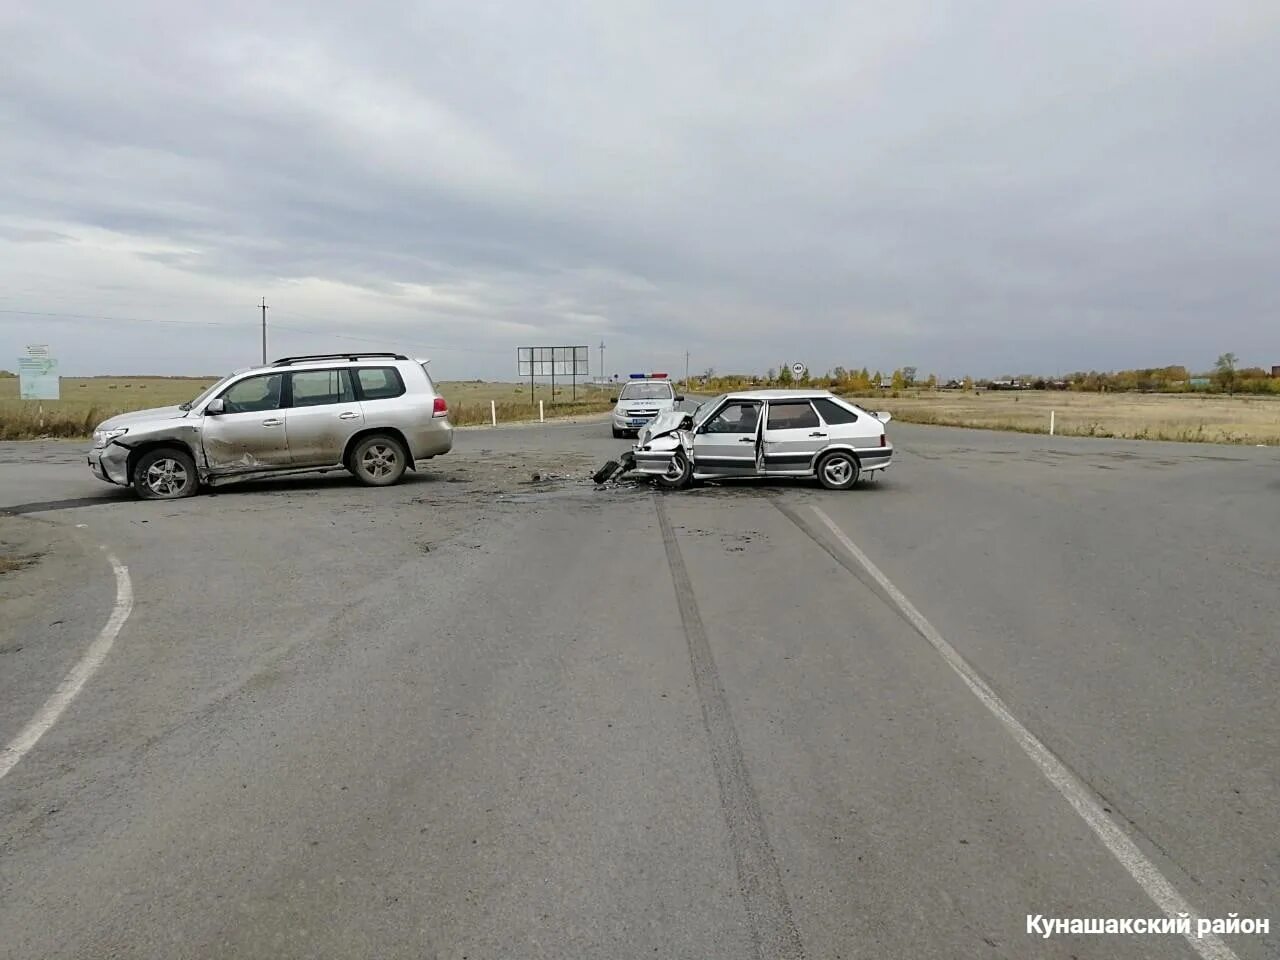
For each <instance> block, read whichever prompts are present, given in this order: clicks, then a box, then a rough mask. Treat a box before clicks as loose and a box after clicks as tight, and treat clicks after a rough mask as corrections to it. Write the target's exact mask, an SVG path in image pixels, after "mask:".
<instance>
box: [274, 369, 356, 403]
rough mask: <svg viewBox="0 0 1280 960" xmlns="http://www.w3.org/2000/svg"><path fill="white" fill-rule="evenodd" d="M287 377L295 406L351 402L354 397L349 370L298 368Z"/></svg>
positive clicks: (354, 392)
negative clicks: (290, 384)
mask: <svg viewBox="0 0 1280 960" xmlns="http://www.w3.org/2000/svg"><path fill="white" fill-rule="evenodd" d="M289 377H290V380H291V383H292V386H293V406H295V407H318V406H322V405H324V404H332V403H351V402H353V401H354V400H355V398H356V391H355V388H354V387H352V385H351V371H349V370H299V371H298V372H297V373H291V374H289Z"/></svg>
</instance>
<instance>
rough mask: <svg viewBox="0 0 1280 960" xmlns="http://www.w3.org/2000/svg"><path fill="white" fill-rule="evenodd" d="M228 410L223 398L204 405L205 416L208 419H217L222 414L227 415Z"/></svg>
mask: <svg viewBox="0 0 1280 960" xmlns="http://www.w3.org/2000/svg"><path fill="white" fill-rule="evenodd" d="M226 409H227V404H226V401H225V400H223V399H222V398H221V397H218V398H217V399H215V400H210V401H209V402H208V403H206V404H205V405H204V415H205V416H206V417H216V416H217V415H218V414H220V413H225V412H226Z"/></svg>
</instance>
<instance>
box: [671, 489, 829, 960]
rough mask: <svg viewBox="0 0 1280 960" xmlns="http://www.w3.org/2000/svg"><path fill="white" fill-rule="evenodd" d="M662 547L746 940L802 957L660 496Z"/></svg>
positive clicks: (762, 953)
mask: <svg viewBox="0 0 1280 960" xmlns="http://www.w3.org/2000/svg"><path fill="white" fill-rule="evenodd" d="M654 504H655V506H656V508H657V512H658V526H659V528H660V529H661V530H662V544H663V547H664V548H665V549H666V553H667V565H668V566H669V567H670V568H671V581H672V583H673V585H674V586H675V592H676V605H677V606H678V607H679V609H680V620H681V622H682V623H683V624H684V635H685V640H686V642H687V644H688V647H689V662H690V664H691V665H692V667H693V680H694V686H695V687H696V688H697V691H698V701H699V704H700V705H701V707H702V725H703V727H704V728H705V729H706V731H707V740H708V744H709V746H710V749H711V765H712V766H713V767H714V768H715V773H716V780H717V782H718V783H719V786H720V809H721V811H722V812H723V813H724V819H725V823H726V825H727V826H728V828H729V845H730V847H731V848H732V850H733V860H734V866H735V867H736V868H737V872H738V890H739V892H740V893H741V895H742V902H743V907H744V909H745V910H746V914H747V922H748V924H749V925H750V929H751V941H752V945H753V946H754V947H755V955H756V957H758V958H760V960H803V958H804V945H803V943H802V942H801V940H800V931H799V930H798V929H797V927H796V923H795V919H794V918H793V917H792V914H791V903H790V901H789V900H788V899H787V891H786V888H785V887H784V886H783V885H782V874H781V872H780V871H779V869H778V861H777V858H776V857H775V856H774V852H773V846H772V845H771V844H770V843H769V835H768V833H767V832H766V830H765V825H764V816H763V814H762V813H761V811H760V801H759V799H758V798H757V797H756V792H755V788H754V787H753V786H752V784H751V776H750V774H749V773H748V771H747V762H746V758H745V756H744V755H743V752H742V742H741V740H740V739H739V738H738V730H737V728H736V727H735V726H734V723H733V714H732V713H731V712H730V710H729V699H728V696H727V695H726V694H725V690H724V685H723V684H722V683H721V681H720V672H719V670H718V669H717V668H716V662H715V659H714V658H713V657H712V655H711V645H710V644H709V643H708V642H707V631H706V628H705V627H704V626H703V623H702V615H701V614H700V613H699V612H698V603H697V600H696V599H695V597H694V594H693V584H692V582H691V581H690V579H689V571H688V568H687V567H685V563H684V555H683V554H682V553H681V552H680V544H679V542H678V541H677V540H676V533H675V530H674V529H673V528H672V526H671V520H670V519H669V518H668V517H667V509H666V505H665V503H664V501H663V498H661V497H655V498H654Z"/></svg>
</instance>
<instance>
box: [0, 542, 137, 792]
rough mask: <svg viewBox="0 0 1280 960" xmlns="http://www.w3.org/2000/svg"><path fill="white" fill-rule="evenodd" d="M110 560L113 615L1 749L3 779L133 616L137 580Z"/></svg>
mask: <svg viewBox="0 0 1280 960" xmlns="http://www.w3.org/2000/svg"><path fill="white" fill-rule="evenodd" d="M104 549H105V548H104ZM107 560H108V561H110V563H111V569H112V570H114V571H115V575H116V602H115V605H114V606H113V607H112V608H111V616H110V617H108V618H107V622H106V625H105V626H103V628H102V630H101V631H99V633H98V636H97V637H96V638H95V639H94V641H93V642H92V643H91V644H89V649H88V650H86V651H85V652H84V656H82V657H81V658H80V660H79V661H78V662H77V663H76V665H75V666H74V667H72V668H71V672H70V673H68V674H67V675H66V677H64V678H63V680H62V682H61V683H60V684H58V689H57V690H55V691H54V692H53V694H52V695H51V696H50V697H49V699H48V700H46V701H45V702H44V706H42V707H41V708H40V709H39V710H38V711H36V715H35V716H34V717H32V718H31V721H30V722H29V723H28V724H27V725H26V726H25V727H23V728H22V730H21V731H19V733H18V735H17V736H16V737H14V738H13V739H12V740H10V741H9V743H8V744H7V745H6V746H5V748H4V750H2V751H0V779H3V778H4V776H5V775H6V774H8V772H9V771H10V770H12V769H13V768H14V767H15V766H17V765H18V761H19V760H21V759H22V758H23V757H24V756H26V754H27V752H28V751H29V750H30V749H31V748H32V747H34V746H35V745H36V743H37V742H38V741H39V740H40V738H41V737H43V736H44V735H45V734H46V733H48V732H49V728H50V727H52V726H53V725H54V724H55V723H57V722H58V718H59V717H60V716H62V712H63V711H64V710H66V709H67V707H68V706H69V705H70V704H71V701H72V700H74V699H75V698H76V694H78V693H79V692H80V688H81V687H83V686H84V684H85V681H86V680H88V679H89V678H90V677H91V676H93V674H94V673H95V672H96V671H97V669H98V668H99V667H100V666H102V661H104V660H105V659H106V658H107V654H108V653H109V652H110V650H111V645H112V644H113V643H115V641H116V636H117V635H118V634H119V633H120V630H121V628H122V627H123V626H124V624H125V621H126V620H128V619H129V614H131V613H132V612H133V582H132V581H131V580H130V579H129V568H128V567H126V566H125V565H124V564H123V563H121V562H120V561H119V560H117V559H116V558H115V557H114V556H113V555H112V554H110V553H108V554H107Z"/></svg>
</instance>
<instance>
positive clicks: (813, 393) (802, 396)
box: [725, 390, 834, 400]
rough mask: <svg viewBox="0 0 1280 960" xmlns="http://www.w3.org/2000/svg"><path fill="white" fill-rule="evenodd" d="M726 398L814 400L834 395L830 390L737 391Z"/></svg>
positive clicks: (728, 394)
mask: <svg viewBox="0 0 1280 960" xmlns="http://www.w3.org/2000/svg"><path fill="white" fill-rule="evenodd" d="M725 396H726V397H728V398H729V399H731V400H812V399H814V398H816V397H830V396H834V394H832V392H831V391H830V390H735V391H733V392H732V393H726V394H725Z"/></svg>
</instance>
